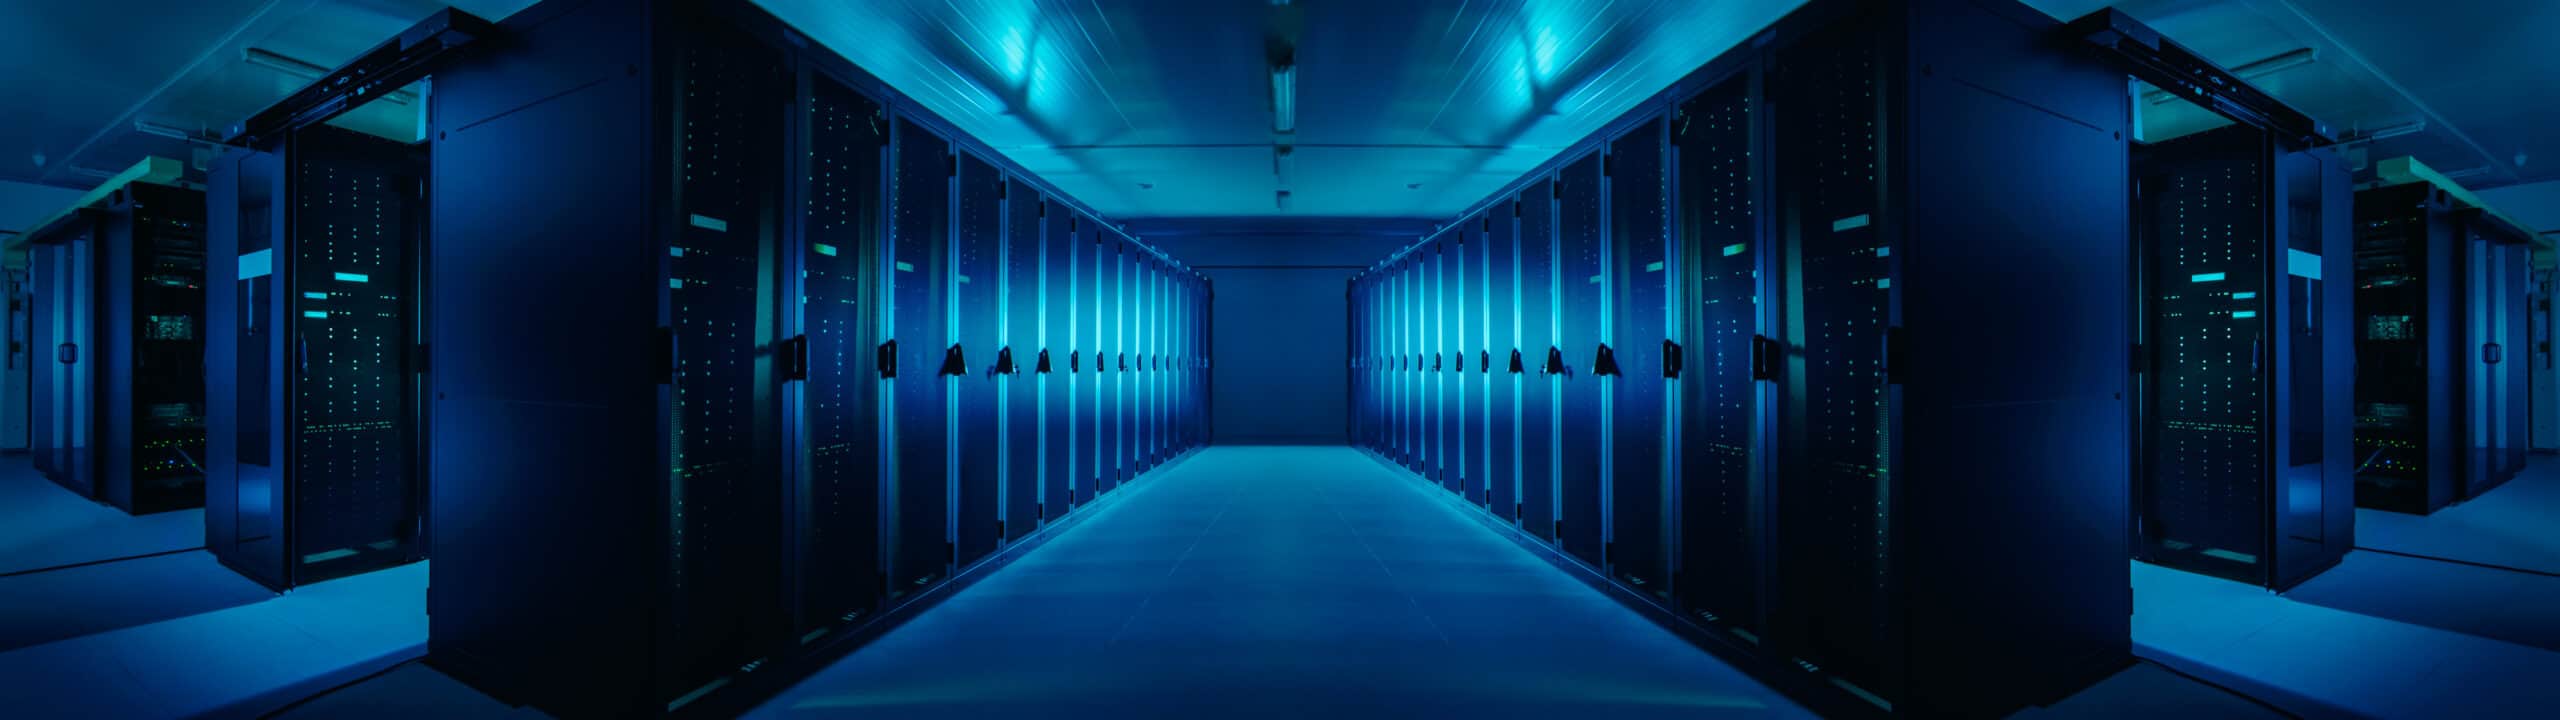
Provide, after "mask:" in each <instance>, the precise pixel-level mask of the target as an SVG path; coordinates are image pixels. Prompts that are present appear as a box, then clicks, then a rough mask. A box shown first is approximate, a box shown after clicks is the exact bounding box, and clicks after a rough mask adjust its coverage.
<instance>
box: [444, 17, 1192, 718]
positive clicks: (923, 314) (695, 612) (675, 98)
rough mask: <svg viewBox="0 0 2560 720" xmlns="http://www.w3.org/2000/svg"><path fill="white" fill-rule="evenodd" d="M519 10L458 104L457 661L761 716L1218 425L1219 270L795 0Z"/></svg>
mask: <svg viewBox="0 0 2560 720" xmlns="http://www.w3.org/2000/svg"><path fill="white" fill-rule="evenodd" d="M505 25H506V27H505V30H506V33H507V35H508V42H507V44H506V45H505V46H504V47H503V48H500V49H497V50H493V51H490V52H487V53H483V54H480V55H476V56H472V57H466V58H464V59H462V60H460V61H458V62H457V63H455V64H454V65H451V66H449V67H446V68H444V69H442V70H440V71H439V72H438V74H437V77H436V92H435V94H434V95H433V96H432V100H431V102H433V103H434V112H433V115H434V117H435V118H436V119H437V130H438V132H437V141H436V142H435V144H434V151H433V152H434V158H433V163H432V173H433V182H432V189H433V195H434V198H435V200H434V213H433V218H432V222H431V223H430V227H431V234H432V238H433V241H432V242H431V243H429V248H430V252H429V261H428V265H429V266H430V267H432V268H434V269H435V272H436V278H437V282H436V283H435V288H434V290H435V291H434V292H433V293H430V309H431V312H430V313H428V317H429V319H430V321H431V325H430V330H429V332H428V337H429V342H430V345H431V346H433V348H434V350H435V358H436V365H435V368H434V370H435V381H434V390H433V398H434V399H433V401H432V403H431V405H432V407H433V414H432V428H433V433H432V435H433V437H434V438H435V443H434V445H433V449H432V453H431V456H432V458H433V463H432V467H433V471H434V484H435V492H434V495H433V503H432V504H433V510H434V518H435V522H436V523H437V525H438V526H439V527H440V528H442V531H441V532H440V533H439V534H438V536H437V539H436V543H435V552H436V554H435V558H436V562H435V563H434V564H433V567H432V570H431V572H432V584H431V586H430V587H431V589H430V595H429V598H428V601H429V610H430V613H431V615H432V618H433V622H432V623H431V624H430V637H429V654H428V658H429V662H431V663H433V664H436V665H437V666H439V667H440V668H443V669H444V670H446V671H447V672H450V673H452V674H453V675H454V676H456V677H458V678H461V679H463V680H464V681H466V682H468V683H470V684H473V685H475V686H477V687H479V688H481V689H483V690H485V691H488V692H490V693H491V694H492V695H495V696H497V697H499V698H502V699H507V700H511V701H519V702H526V703H530V704H533V705H535V706H537V707H540V708H542V709H544V710H547V711H551V712H554V713H557V714H562V715H567V716H590V715H658V714H680V713H683V714H689V713H695V712H704V713H716V712H719V711H720V709H723V708H728V709H734V708H735V707H737V706H738V704H739V703H741V702H743V701H744V700H745V699H747V698H750V697H752V696H753V695H755V694H757V693H758V692H762V691H769V690H773V689H778V688H779V687H780V686H781V685H782V684H783V683H787V682H789V681H791V680H794V679H796V677H797V675H798V674H801V673H805V672H807V671H809V670H811V669H813V668H814V667H815V666H816V664H817V662H818V661H821V660H824V659H826V658H829V657H832V656H833V655H834V654H839V653H841V652H843V651H844V650H847V649H850V647H852V646H854V645H857V644H859V643H860V642H863V641H865V640H866V639H868V638H869V637H872V636H874V635H876V634H877V633H879V632H881V631H882V630H883V629H885V628H886V627H888V626H889V625H891V624H894V623H895V622H897V620H898V619H899V618H902V617H904V616H905V615H906V614H907V613H910V612H912V611H913V610H915V609H917V608H921V607H924V606H925V605H927V604H929V603H930V602H932V601H933V600H936V599H938V598H939V597H941V596H943V595H947V594H948V592H949V589H950V588H952V587H953V585H952V583H953V582H955V579H962V578H967V577H972V576H973V575H971V572H972V570H973V569H977V568H985V567H990V566H992V565H993V564H996V563H1000V562H1002V561H1003V560H1004V559H1006V558H1009V557H1010V556H1011V553H1012V552H1013V551H1017V550H1020V549H1023V548H1027V547H1030V546H1031V545H1032V544H1034V543H1036V542H1038V541H1039V540H1041V539H1043V538H1045V537H1046V535H1045V534H1043V530H1044V529H1048V528H1054V527H1058V526H1059V524H1060V523H1063V522H1070V521H1073V520H1075V519H1077V518H1080V517H1083V516H1084V515H1085V514H1086V513H1082V512H1078V511H1079V510H1081V509H1082V508H1085V507H1087V506H1089V505H1091V504H1093V503H1096V502H1102V501H1105V500H1107V499H1108V498H1109V497H1111V496H1114V495H1117V494H1118V493H1122V492H1126V490H1124V489H1122V488H1124V487H1126V486H1128V485H1130V484H1132V483H1144V482H1145V481H1146V480H1145V479H1146V478H1147V477H1149V476H1150V475H1149V473H1150V471H1152V470H1155V469H1158V468H1160V467H1162V466H1164V465H1165V464H1166V463H1169V462H1173V461H1174V460H1176V459H1178V458H1180V457H1181V456H1182V455H1183V454H1184V453H1186V452H1188V451H1190V450H1192V449H1194V448H1196V447H1198V446H1199V445H1201V444H1202V443H1204V442H1205V441H1206V440H1207V434H1206V432H1205V428H1204V427H1203V423H1205V419H1206V417H1207V415H1206V412H1205V405H1206V402H1207V400H1206V398H1207V393H1206V392H1205V384H1206V382H1207V380H1206V378H1207V373H1206V369H1207V362H1206V360H1205V358H1204V355H1203V353H1204V352H1205V348H1206V347H1207V345H1206V339H1207V338H1206V335H1207V332H1208V327H1209V322H1210V320H1209V318H1208V315H1207V308H1208V295H1209V290H1210V289H1209V284H1208V281H1207V280H1206V278H1205V277H1204V276H1202V275H1200V274H1199V273H1197V272H1195V271H1193V270H1191V269H1190V268H1188V267H1185V266H1183V265H1182V264H1181V263H1179V262H1177V261H1174V260H1172V259H1171V258H1168V257H1166V256H1164V255H1163V254H1162V253H1160V252H1157V251H1155V250H1154V249H1152V248H1150V247H1149V246H1147V245H1146V244H1145V243H1143V242H1142V241H1140V240H1139V239H1137V238H1135V237H1132V236H1130V235H1128V234H1127V233H1125V232H1123V231H1122V230H1120V229H1119V228H1117V227H1115V226H1113V225H1111V224H1110V223H1107V222H1104V221H1103V220H1102V219H1100V218H1098V217H1097V216H1095V215H1094V214H1093V213H1091V212H1089V211H1087V210H1085V209H1083V208H1082V207H1081V206H1079V205H1078V204H1077V203H1075V202H1073V201H1072V200H1070V199H1068V198H1065V197H1063V196H1061V195H1058V194H1057V193H1055V192H1054V191H1051V190H1049V189H1047V188H1045V187H1044V186H1042V185H1041V184H1039V183H1037V182H1036V181H1034V180H1032V179H1030V178H1029V177H1028V176H1027V175H1026V174H1024V173H1022V172H1021V171H1019V170H1018V169H1015V168H1012V167H1010V166H1008V165H1006V164H1004V163H1002V162H1001V161H999V160H997V159H996V157H995V156H994V155H993V154H992V153H990V152H989V151H988V150H987V149H986V148H985V147H984V146H983V145H979V144H977V143H976V142H975V141H972V140H970V139H968V138H966V137H965V136H962V135H960V134H958V133H956V132H954V131H952V130H950V129H949V126H948V125H946V124H944V123H942V122H941V121H940V120H939V119H937V118H935V117H933V116H931V115H930V114H929V113H926V112H924V111H922V110H920V109H918V108H917V106H916V105H915V104H914V103H913V102H912V101H909V100H906V99H905V98H903V96H900V95H898V94H896V93H895V92H894V91H891V90H889V89H887V88H886V87H884V86H882V85H880V84H879V83H878V82H877V81H876V80H873V79H871V78H870V77H869V76H868V75H865V74H863V73H861V72H860V71H858V70H856V69H854V68H853V67H852V66H850V65H849V64H847V63H846V62H844V61H843V60H842V59H841V58H838V57H836V56H834V55H833V54H831V53H828V52H826V51H824V50H822V49H819V48H816V47H814V46H810V45H809V44H807V43H805V42H801V41H799V40H798V39H797V36H796V35H794V34H792V33H791V32H790V30H789V29H788V28H786V27H784V26H782V25H781V24H780V23H779V22H778V21H776V20H774V19H773V18H772V17H770V16H769V15H766V14H765V13H764V12H763V11H761V10H758V9H756V8H754V7H752V6H751V5H749V4H748V3H743V2H686V3H663V4H626V3H580V2H568V1H563V0H554V1H551V2H544V3H541V4H537V5H535V6H534V7H532V8H529V9H527V10H525V11H523V12H521V13H519V14H518V15H516V16H514V17H512V18H510V19H509V20H508V21H507V22H506V23H505ZM537 549H538V550H537Z"/></svg>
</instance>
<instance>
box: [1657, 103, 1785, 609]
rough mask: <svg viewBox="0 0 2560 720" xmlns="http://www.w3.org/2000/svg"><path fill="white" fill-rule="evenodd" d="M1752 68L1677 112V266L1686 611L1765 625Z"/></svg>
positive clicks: (1681, 583)
mask: <svg viewBox="0 0 2560 720" xmlns="http://www.w3.org/2000/svg"><path fill="white" fill-rule="evenodd" d="M1755 109H1756V108H1755V107H1754V106H1753V104H1752V96H1751V78H1749V77H1737V78H1734V79H1730V80H1726V81H1724V82H1722V83H1718V84H1717V85H1715V86H1714V87H1711V88H1709V89H1707V90H1706V91H1705V92H1702V93H1699V94H1698V96H1697V97H1694V98H1690V99H1689V100H1688V101H1686V102H1684V103H1682V104H1681V106H1680V114H1679V117H1678V118H1677V119H1675V120H1674V121H1673V123H1672V133H1673V134H1672V138H1673V142H1674V143H1675V144H1676V145H1678V149H1677V151H1676V157H1677V158H1678V169H1677V170H1676V172H1678V173H1679V181H1678V183H1676V186H1677V187H1678V188H1679V193H1680V202H1679V207H1680V222H1679V228H1680V233H1681V236H1682V239H1681V246H1680V249H1681V253H1682V255H1681V258H1682V263H1681V270H1682V272H1683V274H1685V275H1688V276H1690V279H1689V280H1688V283H1689V285H1688V286H1689V287H1690V288H1692V290H1691V292H1690V294H1689V295H1688V297H1687V298H1685V302H1684V303H1683V304H1682V308H1683V312H1684V313H1685V314H1686V316H1685V317H1684V318H1683V319H1684V320H1685V321H1686V326H1687V328H1688V330H1687V333H1686V334H1687V337H1686V339H1685V342H1684V344H1686V345H1687V346H1688V353H1687V354H1688V358H1687V362H1686V364H1687V365H1688V367H1687V368H1685V369H1684V370H1683V371H1682V373H1681V380H1680V387H1681V401H1682V407H1681V410H1680V431H1681V435H1680V448H1681V458H1680V542H1681V550H1680V573H1679V577H1680V580H1679V582H1678V587H1677V588H1676V590H1677V592H1678V595H1679V600H1680V608H1681V610H1682V612H1683V613H1684V614H1686V615H1688V616H1690V617H1692V618H1696V619H1699V620H1702V621H1705V622H1709V623H1719V624H1722V625H1724V626H1725V627H1731V628H1735V629H1739V630H1741V631H1742V632H1744V633H1748V634H1749V636H1750V637H1759V636H1761V635H1762V634H1764V633H1765V630H1764V627H1763V625H1762V624H1761V622H1760V613H1761V607H1762V606H1761V603H1760V587H1761V583H1760V580H1759V578H1760V575H1761V571H1762V568H1761V565H1760V552H1761V546H1762V543H1761V540H1760V538H1761V537H1762V535H1761V534H1760V529H1761V528H1763V527H1765V524H1764V522H1763V518H1762V517H1761V514H1760V512H1759V508H1760V507H1761V504H1760V498H1761V497H1762V492H1763V491H1762V489H1761V484H1760V482H1759V474H1758V473H1759V468H1760V463H1758V462H1756V459H1757V456H1758V454H1759V448H1760V447H1761V442H1760V439H1761V437H1762V435H1761V433H1759V432H1757V427H1758V425H1759V416H1760V412H1761V409H1762V408H1761V404H1760V402H1759V398H1758V396H1759V389H1760V382H1759V381H1758V380H1756V379H1754V374H1753V363H1752V358H1753V357H1754V356H1753V347H1754V345H1755V343H1756V342H1757V340H1756V338H1757V337H1759V334H1760V332H1761V326H1760V317H1761V315H1762V314H1763V313H1764V312H1765V310H1764V308H1765V307H1766V304H1765V303H1762V302H1761V301H1760V287H1761V279H1760V278H1761V276H1762V273H1761V272H1760V265H1761V263H1762V261H1763V256H1764V255H1766V254H1767V253H1765V252H1764V251H1763V249H1762V246H1761V244H1760V243H1759V242H1758V238H1759V236H1760V234H1759V232H1758V228H1759V225H1760V222H1761V217H1760V214H1759V212H1758V207H1757V206H1756V203H1757V198H1758V197H1759V193H1760V185H1759V183H1757V182H1754V180H1753V177H1754V173H1753V169H1752V157H1751V148H1752V135H1753V132H1752V129H1753V123H1754V122H1755V118H1754V114H1755V113H1754V111H1755Z"/></svg>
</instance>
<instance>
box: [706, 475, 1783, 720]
mask: <svg viewBox="0 0 2560 720" xmlns="http://www.w3.org/2000/svg"><path fill="white" fill-rule="evenodd" d="M1121 492H1129V493H1133V494H1132V495H1130V496H1128V497H1124V498H1120V499H1119V500H1118V501H1115V502H1111V503H1108V504H1106V505H1104V506H1100V507H1097V508H1095V510H1097V511H1098V513H1099V514H1097V515H1096V516H1094V517H1091V518H1088V519H1087V520H1086V521H1084V522H1083V523H1082V524H1080V525H1077V526H1075V527H1071V528H1067V530H1066V532H1064V533H1063V534H1061V535H1060V536H1058V537H1057V538H1055V539H1054V540H1052V541H1051V542H1049V543H1048V544H1047V545H1044V546H1042V547H1040V548H1037V549H1035V550H1033V551H1032V552H1031V553H1029V554H1027V555H1025V556H1024V557H1023V558H1022V559H1021V560H1019V561H1017V562H1015V563H1014V564H1013V565H1011V566H1009V567H1006V568H1003V569H1001V570H999V571H997V572H995V573H994V574H992V575H989V576H988V577H987V578H986V579H984V580H983V581H981V582H979V583H977V584H976V585H974V586H972V587H970V588H968V589H966V590H964V591H962V592H960V593H959V594H957V595H954V596H953V597H952V598H950V599H949V600H948V601H946V602H944V603H943V604H942V605H941V606H939V607H936V608H934V609H933V610H930V611H928V612H925V613H923V614H922V615H919V616H917V617H916V618H915V619H914V620H913V621H911V622H909V623H908V624H906V625H904V626H902V627H899V628H897V629H895V630H893V631H891V632H889V633H888V634H886V635H884V636H882V637H881V638H880V639H879V640H877V641H876V642H874V643H872V644H871V645H869V646H867V647H864V648H862V649H861V650H858V651H856V652H854V653H853V654H851V655H849V656H846V657H845V658H844V659H843V660H841V661H839V662H837V663H836V664H834V665H832V666H830V667H828V668H826V669H825V670H823V671H821V672H819V673H817V674H816V675H814V676H812V677H810V678H809V679H807V680H805V681H802V682H801V683H800V684H798V685H797V686H795V687H793V688H791V689H790V690H789V691H787V692H785V693H783V694H782V695H780V696H777V697H776V698H774V699H773V700H772V701H770V702H767V703H765V704H764V705H762V706H761V707H759V708H757V709H756V711H755V712H753V713H751V714H750V717H799V716H818V717H824V716H833V715H846V716H851V715H860V716H862V717H910V716H912V717H927V716H929V717H998V716H1009V717H1063V716H1084V717H1110V718H1129V717H1221V718H1224V717H1327V716H1331V717H1337V718H1349V717H1397V716H1404V717H1476V718H1484V717H1535V718H1542V719H1548V720H1551V719H1552V718H1558V717H1673V716H1677V717H1688V718H1694V717H1701V716H1716V715H1750V716H1755V717H1758V716H1787V717H1798V716H1806V717H1809V716H1810V715H1809V714H1808V713H1806V712H1805V711H1804V710H1803V709H1801V708H1799V707H1797V706H1796V705H1794V704H1793V703H1791V702H1789V701H1787V700H1786V699H1784V698H1782V697H1780V696H1779V695H1777V694H1776V693H1775V692H1772V691H1770V690H1769V689H1767V688H1765V687H1763V686H1761V685H1760V684H1758V683H1756V682H1753V681H1752V680H1751V679H1750V678H1748V677H1747V676H1745V675H1743V674H1742V673H1741V672H1740V671H1737V670H1735V669H1733V668H1732V667H1729V666H1727V665H1725V664H1724V663H1722V662H1719V661H1717V660H1716V659H1714V658H1713V657H1711V656H1709V655H1708V654H1706V653H1705V652H1703V651H1700V650H1698V649H1696V648H1695V647H1692V646H1690V645H1689V644H1687V643H1686V642H1685V641H1683V640H1681V639H1680V638H1678V637H1676V636H1674V635H1672V634H1671V633H1670V632H1668V631H1665V630H1663V629H1661V628H1660V627H1657V626H1655V625H1653V624H1652V623H1651V622H1649V621H1647V620H1646V619H1644V618H1643V617H1641V616H1639V615H1637V614H1635V613H1634V612H1631V611H1629V610H1627V609H1626V608H1624V607H1621V606H1619V605H1618V604H1617V603H1616V602H1615V601H1612V600H1610V599H1609V598H1607V597H1604V596H1602V595H1601V594H1600V593H1599V592H1597V591H1595V590H1593V589H1591V588H1590V587H1588V586H1586V585H1583V584H1582V583H1581V582H1580V581H1578V580H1576V579H1575V578H1573V577H1571V576H1569V575H1567V574H1565V573H1564V572H1562V571H1560V570H1557V569H1556V568H1554V567H1553V566H1550V565H1548V564H1547V563H1546V561H1544V560H1541V559H1539V558H1538V557H1536V556H1534V555H1531V554H1530V553H1529V552H1528V551H1526V550H1523V549H1521V548H1519V547H1518V546H1516V545H1514V544H1512V542H1511V541H1510V540H1509V539H1507V538H1504V537H1502V536H1500V535H1499V534H1497V533H1496V532H1494V531H1492V530H1489V529H1487V528H1485V527H1483V526H1482V525H1480V524H1478V523H1477V522H1476V521H1475V520H1473V519H1471V518H1469V517H1466V516H1465V515H1463V514H1461V513H1462V512H1464V511H1463V510H1462V509H1460V508H1458V507H1455V506H1453V505H1452V504H1449V503H1446V502H1443V501H1441V500H1439V499H1437V498H1433V497H1430V496H1429V495H1428V494H1427V493H1430V492H1434V491H1433V490H1431V489H1429V488H1426V487H1424V486H1422V485H1421V484H1420V483H1417V482H1415V481H1413V480H1410V479H1408V478H1404V477H1401V476H1399V475H1397V474H1396V473H1395V472H1394V471H1392V470H1390V469H1388V468H1387V467H1385V466H1383V465H1380V464H1378V463H1377V462H1375V461H1373V460H1371V459H1369V458H1368V457H1366V456H1364V455H1361V454H1360V453H1359V452H1357V451H1354V450H1350V449H1347V448H1341V447H1216V448H1211V449H1208V450H1206V451H1203V452H1202V453H1200V454H1198V455H1195V456H1193V457H1191V458H1189V459H1188V460H1185V461H1184V462H1182V463H1180V464H1178V465H1176V466H1174V467H1171V468H1168V469H1167V470H1166V471H1165V472H1163V473H1161V474H1160V475H1159V476H1157V477H1153V478H1150V479H1148V480H1144V481H1141V482H1140V483H1139V484H1137V485H1134V486H1131V487H1129V488H1125V489H1123V490H1122V491H1121Z"/></svg>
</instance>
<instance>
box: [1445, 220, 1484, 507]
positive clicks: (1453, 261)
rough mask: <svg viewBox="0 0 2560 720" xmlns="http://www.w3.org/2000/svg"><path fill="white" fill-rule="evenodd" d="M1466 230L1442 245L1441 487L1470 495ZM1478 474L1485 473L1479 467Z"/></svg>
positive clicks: (1457, 230) (1455, 231)
mask: <svg viewBox="0 0 2560 720" xmlns="http://www.w3.org/2000/svg"><path fill="white" fill-rule="evenodd" d="M1466 258H1467V231H1466V224H1465V223H1464V222H1460V223H1459V225H1458V226H1457V227H1455V228H1453V229H1452V230H1451V231H1450V232H1449V233H1448V239H1447V240H1444V241H1442V245H1441V246H1440V260H1439V263H1440V271H1439V277H1440V327H1441V331H1440V342H1439V345H1438V347H1440V348H1445V349H1446V350H1445V351H1446V352H1447V353H1448V354H1449V369H1448V370H1447V371H1445V372H1444V373H1443V374H1442V375H1441V378H1440V383H1441V388H1440V436H1441V438H1442V440H1441V449H1440V457H1441V459H1442V463H1443V465H1444V467H1443V468H1442V469H1441V481H1440V484H1441V486H1443V487H1446V488H1448V489H1449V492H1452V493H1457V494H1459V495H1461V496H1464V495H1468V494H1469V493H1468V492H1467V489H1468V487H1469V486H1470V485H1472V484H1473V483H1472V479H1471V478H1470V477H1468V466H1469V465H1470V464H1471V463H1468V462H1467V458H1468V455H1467V453H1468V443H1467V421H1468V420H1469V417H1470V416H1468V415H1467V392H1466V390H1467V386H1468V385H1469V384H1470V383H1468V382H1467V380H1468V378H1467V355H1468V353H1467V332H1466V330H1467V311H1466V303H1465V302H1464V300H1465V299H1466V296H1467V280H1466V278H1467V273H1466ZM1475 472H1483V469H1481V468H1477V469H1476V470H1475Z"/></svg>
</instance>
